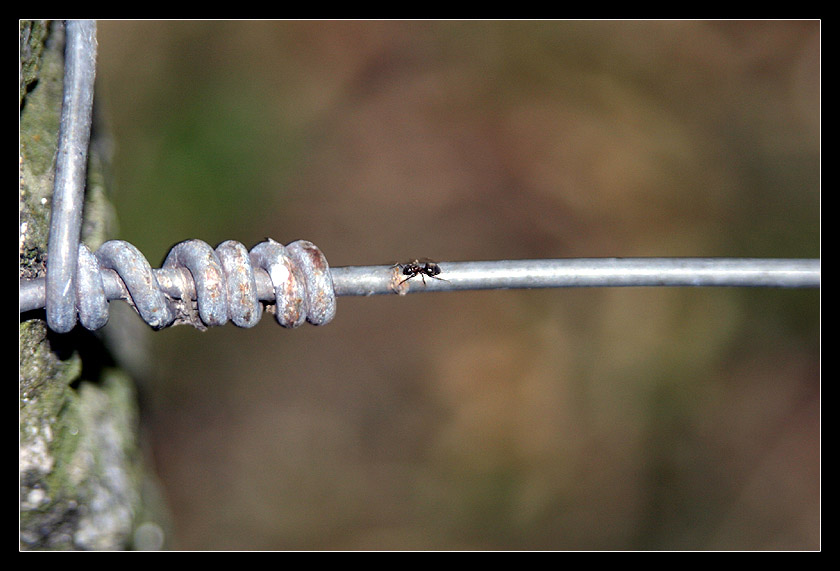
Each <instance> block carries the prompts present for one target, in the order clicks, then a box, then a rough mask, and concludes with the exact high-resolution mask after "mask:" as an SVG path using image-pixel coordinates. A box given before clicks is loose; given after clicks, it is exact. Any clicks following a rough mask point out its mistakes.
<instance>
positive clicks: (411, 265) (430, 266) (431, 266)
mask: <svg viewBox="0 0 840 571" xmlns="http://www.w3.org/2000/svg"><path fill="white" fill-rule="evenodd" d="M397 265H398V266H399V267H400V268H401V269H402V273H403V275H404V276H408V277H407V278H405V279H404V280H403V281H401V282H400V283H399V284H397V285H402V284H404V283H405V282H407V281H408V280H410V279H411V278H416V277H417V276H420V279H421V280H423V285H426V278H427V277H429V278H434V279H436V280H440V281H442V282H447V281H449V280H445V279H443V278H439V277H438V274H439V273H440V272H441V269H440V266H439V265H437V264H436V263H435V262H433V261H431V260H428V261H425V262H423V263H422V264H421V263H420V260H414V261H413V262H408V263H407V264H397Z"/></svg>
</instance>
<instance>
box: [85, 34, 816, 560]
mask: <svg viewBox="0 0 840 571" xmlns="http://www.w3.org/2000/svg"><path fill="white" fill-rule="evenodd" d="M99 62H100V63H99V70H98V76H97V80H98V89H99V92H98V99H97V104H98V108H99V111H100V112H101V113H102V114H103V117H104V118H105V120H106V121H107V123H108V125H109V127H110V129H111V132H112V135H113V143H114V146H113V149H114V184H113V188H114V200H115V204H116V207H117V212H118V216H119V219H120V231H119V237H120V238H122V239H125V240H128V241H130V242H132V243H134V244H135V245H136V246H138V247H139V248H140V250H141V251H142V252H143V253H144V254H145V255H146V256H147V257H148V258H149V260H150V262H151V263H152V265H153V266H154V267H158V266H159V265H160V263H161V261H162V260H163V258H164V256H165V255H166V252H167V250H168V249H169V248H170V247H171V246H172V245H174V244H175V243H177V242H179V241H181V240H184V239H188V238H199V239H202V240H205V241H207V242H209V243H211V244H213V245H215V244H217V243H219V242H221V241H223V240H227V239H235V240H239V241H241V242H243V243H244V244H245V245H246V246H248V247H249V248H250V247H251V246H253V245H254V244H256V243H258V242H260V241H262V240H263V239H265V238H266V237H269V236H270V237H272V238H274V239H275V240H277V241H280V242H282V243H288V242H290V241H292V240H295V239H299V238H305V239H307V240H311V241H313V242H314V243H316V244H317V245H318V246H319V247H320V248H321V249H322V250H323V251H324V252H325V254H326V256H327V258H328V260H329V261H330V264H331V265H333V266H343V265H356V264H361V265H369V264H385V263H393V262H396V261H404V260H407V259H410V258H415V257H424V256H427V257H430V258H433V259H436V260H479V259H504V258H543V257H545V258H549V257H550V258H555V257H578V256H580V257H596V256H732V257H742V256H743V257H747V256H756V257H819V256H820V24H819V22H813V21H811V22H808V21H792V22H768V21H762V22H734V21H724V22H694V21H655V22H644V21H634V22H620V21H603V22H601V21H587V22H569V21H553V22H527V21H517V22H463V21H459V22H435V21H408V22H388V21H377V22H363V21H342V22H337V21H297V22H287V21H232V22H225V21H212V22H209V21H190V22H177V21H166V22H155V21H132V22H123V21H102V22H100V24H99ZM138 322H139V319H135V320H134V321H133V323H135V325H137V324H138ZM139 325H140V326H141V334H137V335H136V336H135V337H133V339H132V343H133V344H136V345H140V344H142V343H148V344H149V347H150V349H149V351H150V354H151V355H152V358H151V359H150V360H149V361H148V362H146V363H144V366H143V367H141V368H139V369H138V376H139V377H140V379H141V382H142V387H143V394H144V404H145V413H146V414H145V419H146V427H147V429H148V434H149V437H150V443H151V450H152V452H153V455H154V458H155V462H156V466H157V470H158V473H159V475H160V479H161V482H162V485H163V488H164V490H165V493H166V496H167V500H168V502H169V506H170V508H171V511H172V520H173V537H172V543H171V546H172V547H175V548H180V549H817V548H819V547H820V417H819V412H820V295H819V291H816V290H807V291H798V290H760V289H666V288H649V289H591V290H548V291H510V292H505V291H496V292H469V293H452V294H438V295H416V296H407V297H404V298H402V297H397V296H393V297H391V296H377V297H373V298H340V299H339V305H338V315H337V317H336V319H335V321H334V322H333V323H331V324H330V325H328V326H326V327H322V328H315V327H311V326H308V325H307V326H305V327H303V328H301V329H298V330H284V329H282V328H280V327H279V326H277V325H276V323H274V322H273V320H272V319H271V316H266V317H265V318H264V319H263V321H262V322H261V323H260V324H259V326H257V327H256V328H254V329H251V330H243V329H238V328H236V327H234V326H232V325H228V326H226V327H222V328H217V329H213V330H210V331H207V332H204V333H202V332H198V331H196V330H194V329H191V328H186V327H180V328H171V329H168V330H164V331H160V332H156V333H151V332H149V331H147V330H146V329H144V328H145V326H144V325H143V324H142V322H140V323H139Z"/></svg>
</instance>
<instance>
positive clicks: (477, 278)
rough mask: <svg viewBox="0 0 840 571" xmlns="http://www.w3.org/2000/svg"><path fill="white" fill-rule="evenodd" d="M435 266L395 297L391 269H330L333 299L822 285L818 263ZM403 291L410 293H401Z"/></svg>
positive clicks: (577, 261)
mask: <svg viewBox="0 0 840 571" xmlns="http://www.w3.org/2000/svg"><path fill="white" fill-rule="evenodd" d="M438 266H439V267H440V269H441V273H440V274H439V278H429V277H423V276H417V277H414V278H411V279H410V280H408V281H406V282H405V283H404V284H403V286H402V287H401V288H399V289H398V291H395V288H394V282H393V275H394V271H393V267H392V266H351V267H343V268H342V267H339V268H333V269H332V276H333V284H334V286H335V294H336V295H375V294H388V293H401V294H402V293H411V292H417V291H430V292H431V291H460V290H480V289H527V288H565V287H629V286H693V287H711V286H718V287H724V286H729V287H788V288H813V287H819V285H820V260H818V259H815V260H812V259H764V258H570V259H547V260H498V261H485V262H438ZM402 278H403V279H404V278H405V276H402ZM423 280H425V283H424V282H423ZM406 285H408V286H409V287H408V288H407V289H405V290H404V289H403V288H404V286H406Z"/></svg>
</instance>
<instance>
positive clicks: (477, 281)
mask: <svg viewBox="0 0 840 571" xmlns="http://www.w3.org/2000/svg"><path fill="white" fill-rule="evenodd" d="M820 265H821V262H820V260H819V259H766V258H571V259H547V260H496V261H479V262H439V263H438V266H439V267H440V268H441V273H440V274H439V277H435V278H431V277H427V276H419V275H418V276H416V277H412V278H410V279H406V278H407V276H405V275H403V274H402V273H401V271H400V266H392V265H384V266H344V267H335V268H331V270H330V273H331V275H332V280H333V287H334V289H335V295H337V296H351V295H352V296H369V295H383V294H399V295H404V294H407V293H417V292H435V291H464V290H487V289H539V288H571V287H657V286H668V287H779V288H818V287H820ZM154 272H155V274H156V275H157V276H158V277H159V278H160V279H159V282H160V283H161V284H165V283H176V282H179V281H180V282H183V281H185V280H187V281H189V280H191V277H190V275H189V273H188V271H187V270H186V269H184V268H172V269H163V268H161V269H156V270H154ZM255 277H256V281H257V289H258V295H259V299H260V300H263V301H270V300H272V299H274V289H273V287H272V284H271V280H270V279H269V277H268V274H267V273H266V272H265V271H263V270H259V269H258V270H256V271H255ZM102 278H103V284H104V286H105V294H106V297H107V298H108V299H109V300H113V299H123V300H126V299H128V292H127V290H126V288H125V285H124V284H122V281H121V280H120V278H119V276H117V274H116V273H115V272H113V271H112V270H107V269H103V270H102ZM166 293H169V294H172V295H174V294H175V293H176V292H175V290H173V291H172V292H166ZM44 299H45V287H44V278H37V279H29V280H27V279H22V280H20V300H19V301H20V303H19V305H20V311H21V312H23V311H29V310H33V309H39V308H42V307H44Z"/></svg>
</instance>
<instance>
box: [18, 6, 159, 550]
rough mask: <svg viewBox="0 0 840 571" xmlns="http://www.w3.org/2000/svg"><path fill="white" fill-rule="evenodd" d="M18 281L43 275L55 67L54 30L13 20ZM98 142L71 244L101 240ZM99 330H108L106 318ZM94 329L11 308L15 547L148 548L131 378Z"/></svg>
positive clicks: (58, 68) (105, 204)
mask: <svg viewBox="0 0 840 571" xmlns="http://www.w3.org/2000/svg"><path fill="white" fill-rule="evenodd" d="M19 40H20V138H19V155H20V156H19V169H20V170H19V209H20V210H19V218H20V219H19V224H20V227H19V250H20V277H21V278H32V277H41V276H44V275H45V265H46V262H47V260H46V254H47V239H48V237H49V223H50V203H51V197H52V185H53V177H54V163H55V153H56V144H57V140H58V128H59V116H60V112H61V102H62V84H63V73H64V26H63V25H62V24H61V23H59V22H45V21H21V22H20V27H19ZM106 143H107V139H105V137H104V136H103V130H102V129H101V128H100V126H98V125H97V127H96V128H95V129H94V134H93V142H92V143H91V149H90V153H89V156H90V159H89V165H88V173H87V177H88V179H87V189H86V194H85V210H84V212H85V216H84V222H83V227H82V241H83V242H85V243H86V244H88V246H90V247H91V249H94V250H95V249H96V248H97V247H98V246H99V245H100V244H101V243H102V242H103V241H104V240H106V239H107V238H109V237H110V233H111V228H112V226H113V223H114V217H113V210H112V207H111V205H110V203H109V201H108V198H107V193H106V168H107V166H108V163H109V157H108V154H107V148H108V147H107V144H106ZM109 327H112V326H111V325H109ZM106 337H107V335H106V334H96V335H94V334H93V333H90V332H88V331H85V330H84V329H82V328H81V327H77V328H76V329H75V330H74V331H73V332H71V333H69V334H66V335H56V334H53V333H52V332H50V331H49V330H48V329H47V326H46V321H45V316H44V312H43V310H38V311H33V312H29V313H26V314H21V316H20V339H19V350H20V353H19V391H20V394H19V399H20V403H19V406H20V409H19V421H20V434H19V438H20V445H19V478H20V498H19V500H20V548H21V549H24V550H31V549H62V550H71V549H74V550H75V549H108V550H118V549H132V548H134V549H155V548H161V547H163V546H164V545H165V539H164V538H165V536H166V534H165V533H164V525H163V523H162V522H163V518H162V517H161V515H160V514H162V513H164V512H163V511H162V510H159V509H158V508H156V507H152V506H158V505H160V503H159V502H158V501H157V500H156V493H155V490H156V487H155V486H154V485H153V484H152V483H151V482H152V479H151V477H150V476H149V472H148V471H147V469H146V466H145V462H144V458H143V453H142V450H141V447H140V444H139V442H140V439H139V437H138V436H139V422H138V404H137V393H136V386H135V383H134V381H133V380H132V378H131V376H130V375H129V374H128V373H127V372H126V371H125V370H124V369H123V368H120V366H119V365H118V364H117V362H118V360H117V359H115V357H114V354H115V352H114V351H108V350H107V349H106V348H107V347H109V344H108V343H107V338H106Z"/></svg>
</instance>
